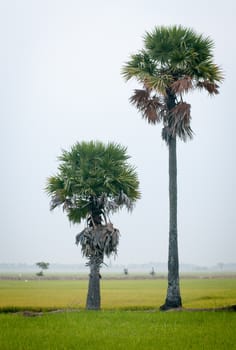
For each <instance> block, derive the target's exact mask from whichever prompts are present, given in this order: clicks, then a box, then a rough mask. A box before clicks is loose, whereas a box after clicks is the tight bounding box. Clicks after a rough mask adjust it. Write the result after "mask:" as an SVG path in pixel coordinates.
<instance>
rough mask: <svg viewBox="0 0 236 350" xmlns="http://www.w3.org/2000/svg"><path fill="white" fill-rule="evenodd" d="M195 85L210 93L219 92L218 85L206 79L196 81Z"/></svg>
mask: <svg viewBox="0 0 236 350" xmlns="http://www.w3.org/2000/svg"><path fill="white" fill-rule="evenodd" d="M197 87H198V88H199V89H205V90H207V91H208V92H209V94H210V95H214V94H215V95H217V94H219V86H218V85H217V84H215V83H211V82H210V81H208V80H204V81H198V82H197Z"/></svg>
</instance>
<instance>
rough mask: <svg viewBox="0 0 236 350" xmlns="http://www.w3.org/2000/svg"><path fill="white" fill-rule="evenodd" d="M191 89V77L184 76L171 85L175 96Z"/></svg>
mask: <svg viewBox="0 0 236 350" xmlns="http://www.w3.org/2000/svg"><path fill="white" fill-rule="evenodd" d="M192 88H193V82H192V79H191V77H189V76H185V77H184V78H181V79H178V80H176V81H175V82H174V83H172V84H171V89H172V91H173V92H174V93H175V94H182V93H184V92H188V91H189V90H191V89H192Z"/></svg>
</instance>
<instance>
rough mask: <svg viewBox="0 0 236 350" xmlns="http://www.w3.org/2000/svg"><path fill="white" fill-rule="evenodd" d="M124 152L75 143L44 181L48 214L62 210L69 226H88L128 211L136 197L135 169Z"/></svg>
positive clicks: (112, 146)
mask: <svg viewBox="0 0 236 350" xmlns="http://www.w3.org/2000/svg"><path fill="white" fill-rule="evenodd" d="M129 158H130V157H129V156H128V155H127V154H126V148H125V147H123V146H121V145H119V144H115V143H109V144H108V145H105V144H103V143H102V142H99V141H97V142H94V141H90V142H81V143H79V142H78V143H76V144H75V145H74V146H73V147H72V148H71V150H70V151H65V150H64V151H63V152H62V155H61V156H60V157H59V161H60V165H59V172H58V174H57V175H55V176H51V177H49V178H48V180H47V186H46V192H47V193H48V194H49V195H50V196H51V210H53V209H54V208H56V207H57V206H62V207H63V210H65V211H66V213H67V215H68V218H69V220H70V221H71V222H73V223H80V222H81V221H82V219H87V221H88V222H89V223H90V224H91V225H95V226H96V224H100V223H101V222H102V221H103V220H105V221H106V220H107V216H108V215H109V212H115V211H117V210H119V209H120V208H122V207H123V206H125V207H126V208H127V209H128V210H132V208H133V205H134V203H135V201H136V200H137V199H138V198H139V197H140V192H139V190H138V186H139V182H138V178H137V173H136V171H135V168H134V167H133V166H132V165H130V164H128V162H127V160H128V159H129Z"/></svg>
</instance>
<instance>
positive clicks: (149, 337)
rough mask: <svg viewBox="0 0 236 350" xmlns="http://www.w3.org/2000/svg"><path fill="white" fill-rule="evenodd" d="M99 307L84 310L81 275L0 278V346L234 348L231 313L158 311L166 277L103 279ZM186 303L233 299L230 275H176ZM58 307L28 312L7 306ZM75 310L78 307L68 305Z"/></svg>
mask: <svg viewBox="0 0 236 350" xmlns="http://www.w3.org/2000/svg"><path fill="white" fill-rule="evenodd" d="M101 290H102V311H97V312H94V311H85V310H84V305H85V299H86V293H87V281H86V280H78V281H50V280H49V281H46V280H34V281H28V282H25V281H24V280H21V281H16V280H12V281H6V280H5V281H2V280H0V308H1V310H2V313H0V350H35V349H43V350H62V349H65V350H67V349H68V350H73V349H81V350H91V349H96V350H100V349H103V350H106V349H111V348H113V349H114V350H116V349H122V350H123V349H125V350H133V349H137V350H139V349H140V350H141V349H144V350H146V349H147V350H148V349H150V350H151V349H153V350H154V349H168V350H169V349H170V350H171V349H173V350H178V349H181V350H188V349H196V350H201V349H202V350H203V349H204V350H206V349H214V350H218V349H225V350H226V349H227V350H231V349H236V332H235V329H236V314H235V312H229V311H210V312H209V311H174V312H173V311H170V312H160V311H159V310H158V308H159V306H160V305H161V304H162V303H163V302H164V297H165V293H166V281H165V280H159V279H146V280H128V279H127V280H102V281H101ZM181 292H182V298H183V304H184V307H186V308H215V307H224V306H229V305H233V304H236V279H233V278H231V279H229V278H225V279H182V281H181ZM13 308H15V309H16V310H17V308H19V309H22V310H33V309H35V310H40V309H47V308H48V309H51V308H55V309H57V308H63V309H66V311H64V312H59V313H46V312H45V313H43V314H40V315H38V316H36V317H26V315H24V314H23V313H4V312H3V311H7V310H9V309H13ZM73 309H76V311H75V310H74V311H72V310H73Z"/></svg>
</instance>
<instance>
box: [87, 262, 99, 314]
mask: <svg viewBox="0 0 236 350" xmlns="http://www.w3.org/2000/svg"><path fill="white" fill-rule="evenodd" d="M100 307H101V296H100V261H98V259H97V258H95V257H92V258H91V259H90V274H89V286H88V294H87V301H86V309H87V310H100Z"/></svg>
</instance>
